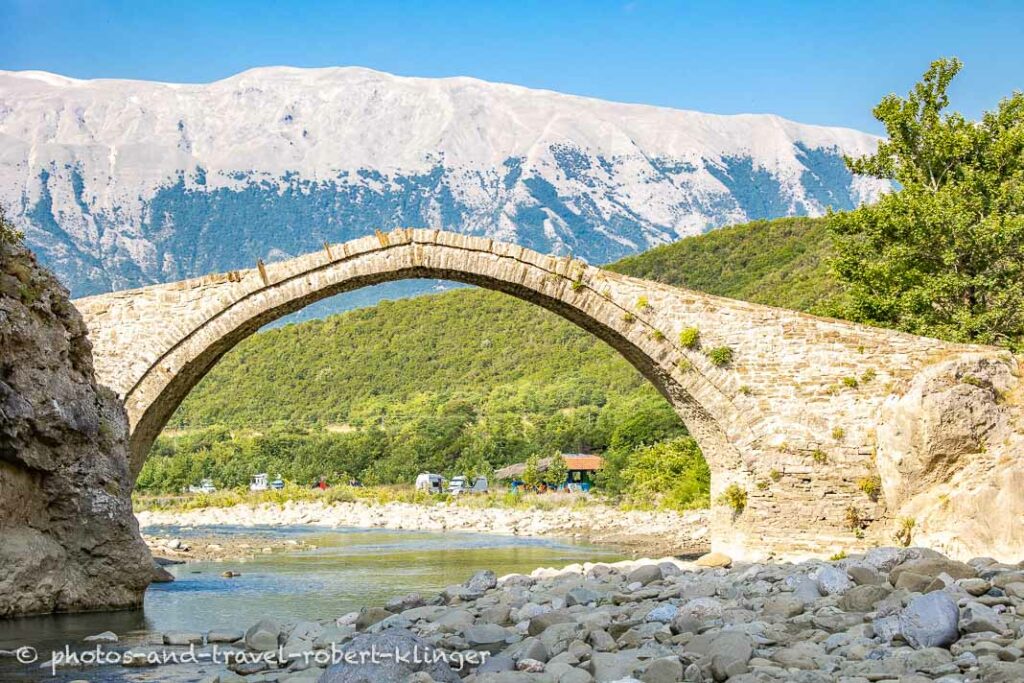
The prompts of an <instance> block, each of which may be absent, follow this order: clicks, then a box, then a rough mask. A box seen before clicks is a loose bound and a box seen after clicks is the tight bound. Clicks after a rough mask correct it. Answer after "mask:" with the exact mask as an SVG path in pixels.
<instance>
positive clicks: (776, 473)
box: [768, 469, 782, 481]
mask: <svg viewBox="0 0 1024 683" xmlns="http://www.w3.org/2000/svg"><path fill="white" fill-rule="evenodd" d="M768 476H769V477H771V478H772V481H778V480H779V479H782V472H779V471H778V470H775V469H773V470H772V471H771V472H769V473H768Z"/></svg>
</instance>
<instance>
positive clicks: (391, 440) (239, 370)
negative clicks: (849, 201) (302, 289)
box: [139, 219, 835, 491]
mask: <svg viewBox="0 0 1024 683" xmlns="http://www.w3.org/2000/svg"><path fill="white" fill-rule="evenodd" d="M827 244H828V238H827V235H826V233H825V231H824V227H823V224H822V222H821V221H818V220H813V219H781V220H777V221H763V222H756V223H750V224H746V225H741V226H736V227H733V228H726V229H723V230H718V231H715V232H712V233H709V234H707V235H702V236H700V237H694V238H689V239H685V240H682V241H680V242H678V243H676V244H673V245H669V246H666V247H660V248H658V249H654V250H652V251H650V252H647V253H646V254H642V255H640V256H636V257H632V258H629V259H626V260H623V261H620V262H618V263H615V264H612V266H610V268H611V269H613V270H617V271H619V272H622V273H627V274H631V275H636V276H638V277H646V278H651V279H656V280H660V281H663V282H667V283H670V284H674V285H682V286H687V287H693V288H696V289H702V290H705V291H708V292H712V293H715V294H720V295H724V296H731V297H736V298H745V299H750V300H753V301H759V302H762V303H767V304H774V305H780V306H786V307H791V308H801V309H810V308H814V307H815V306H816V305H819V304H821V302H822V301H823V300H824V299H825V298H826V297H827V296H828V295H830V294H831V293H832V292H834V291H835V286H834V284H833V283H832V281H831V280H830V279H829V278H828V276H827V274H826V270H825V265H824V262H823V260H824V258H825V256H826V254H827V253H828V249H827ZM169 427H170V429H169V430H168V431H167V433H165V435H164V436H163V437H161V438H160V439H159V440H158V441H157V444H156V446H155V447H154V453H153V455H154V456H156V457H152V458H150V460H149V462H148V463H147V464H146V467H145V469H144V470H143V473H142V476H141V477H140V479H139V488H140V489H142V490H151V491H171V490H178V489H180V488H181V487H183V486H186V485H188V484H190V483H195V482H196V481H197V480H198V479H200V478H202V477H212V478H213V479H214V481H215V482H216V483H217V484H218V485H219V486H236V485H241V484H244V483H245V482H246V481H247V480H248V476H249V475H250V474H252V473H253V472H255V471H265V470H269V471H271V472H272V473H273V474H281V476H283V477H285V478H287V479H292V480H296V481H308V480H312V479H313V478H315V477H319V476H321V475H323V476H329V477H333V478H335V479H337V478H340V477H343V476H344V477H348V476H357V477H360V478H362V479H364V480H366V481H367V482H371V483H392V482H403V481H404V482H408V481H411V479H412V478H413V477H415V475H416V473H417V472H419V471H422V470H424V469H430V470H436V471H441V472H446V473H455V472H461V471H463V470H467V469H473V470H486V469H489V468H491V467H500V466H502V465H505V464H508V463H511V462H519V461H522V460H525V458H526V457H528V456H529V455H531V454H533V453H540V454H541V455H548V454H550V453H551V452H552V451H554V450H563V451H603V452H605V453H606V454H607V455H609V456H610V457H611V459H612V460H616V461H617V462H616V463H613V465H621V464H622V463H624V462H625V461H626V460H628V455H629V453H631V452H632V451H633V449H635V448H638V447H641V446H643V445H650V444H654V443H657V442H660V441H663V440H665V439H668V438H674V437H678V436H679V435H681V434H683V433H684V431H685V430H684V428H683V426H682V424H681V422H680V421H679V419H678V418H677V417H676V415H675V414H674V412H673V411H672V410H671V408H670V407H669V405H668V404H667V402H666V401H665V400H664V399H663V398H662V397H661V396H660V395H658V394H657V392H656V391H655V389H654V388H653V386H651V385H650V384H649V383H648V382H647V381H646V380H645V379H643V378H642V377H641V376H640V375H639V374H638V373H637V372H636V370H634V369H633V368H632V367H631V366H629V364H628V363H627V362H626V361H625V360H623V359H622V358H621V357H620V356H619V355H618V354H617V353H616V352H615V351H613V350H612V349H611V348H610V347H608V346H606V345H605V344H604V343H603V342H600V341H598V340H597V339H595V338H594V337H592V336H590V335H589V334H588V333H586V332H584V331H583V330H581V329H579V328H577V327H575V326H574V325H572V324H571V323H568V322H566V321H564V320H562V319H561V318H559V317H558V316H556V315H555V314H553V313H549V312H548V311H545V310H543V309H541V308H539V307H537V306H534V305H532V304H528V303H525V302H522V301H519V300H517V299H514V298H512V297H509V296H507V295H504V294H499V293H495V292H489V291H485V290H479V289H460V290H456V291H452V292H448V293H444V294H439V295H432V296H423V297H418V298H414V299H403V300H399V301H394V302H383V303H381V304H379V305H377V306H374V307H371V308H365V309H360V310H355V311H350V312H348V313H344V314H340V315H336V316H331V317H329V318H326V319H324V320H317V321H312V322H307V323H302V324H297V325H289V326H286V327H283V328H279V329H273V330H268V331H264V332H261V333H259V334H257V335H254V336H253V337H251V338H250V339H248V340H246V341H245V342H243V343H241V344H240V345H239V346H238V347H237V348H236V349H234V350H233V351H232V352H231V353H229V354H228V355H227V356H226V357H225V358H224V359H223V360H222V361H221V362H220V363H219V364H218V365H217V366H216V367H215V368H214V369H213V371H212V372H211V373H210V374H209V376H207V377H206V378H205V379H204V380H203V381H202V382H201V383H200V384H199V386H197V387H196V388H195V390H194V391H193V392H192V394H191V395H190V396H189V397H188V398H187V399H186V400H185V402H184V403H183V404H182V406H181V408H180V409H179V410H178V412H177V413H176V414H175V416H174V417H173V419H172V421H171V424H170V425H169ZM613 469H614V467H613ZM609 485H610V486H613V487H614V486H615V482H609Z"/></svg>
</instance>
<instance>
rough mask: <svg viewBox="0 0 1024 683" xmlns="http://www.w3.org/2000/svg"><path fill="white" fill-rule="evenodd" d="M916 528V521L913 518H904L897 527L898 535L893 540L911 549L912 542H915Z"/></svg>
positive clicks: (894, 535)
mask: <svg viewBox="0 0 1024 683" xmlns="http://www.w3.org/2000/svg"><path fill="white" fill-rule="evenodd" d="M915 526H917V521H916V520H914V519H913V518H912V517H904V518H903V519H901V520H900V523H899V526H898V527H896V533H895V534H893V536H892V537H893V540H894V541H896V542H897V543H899V544H900V545H902V546H903V547H904V548H909V547H910V543H911V541H913V540H914V527H915Z"/></svg>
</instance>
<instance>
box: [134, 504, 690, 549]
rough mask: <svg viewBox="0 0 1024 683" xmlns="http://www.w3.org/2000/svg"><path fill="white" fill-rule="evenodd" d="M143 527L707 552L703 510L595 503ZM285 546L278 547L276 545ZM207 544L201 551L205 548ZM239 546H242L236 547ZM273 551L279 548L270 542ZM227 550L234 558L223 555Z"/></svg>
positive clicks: (265, 512) (166, 520) (199, 542)
mask: <svg viewBox="0 0 1024 683" xmlns="http://www.w3.org/2000/svg"><path fill="white" fill-rule="evenodd" d="M136 517H137V518H138V520H139V524H140V526H142V527H143V528H145V527H151V526H157V525H170V526H179V527H215V526H221V525H227V526H241V527H254V526H294V525H302V524H310V525H318V526H325V527H362V528H385V529H408V530H415V531H476V532H485V533H497V534H508V535H517V536H561V537H573V538H576V539H579V540H582V541H586V542H588V543H595V544H601V545H610V546H614V547H616V548H619V549H621V550H623V551H624V552H626V553H628V554H632V555H635V556H636V555H646V556H650V555H658V556H661V555H666V556H668V555H674V556H696V555H699V554H700V553H702V552H705V551H706V550H707V548H708V516H707V512H706V511H704V510H696V511H693V512H686V513H674V512H639V511H623V510H618V509H616V508H612V507H609V506H606V505H601V504H598V503H595V502H590V503H587V504H586V505H585V506H574V507H569V506H566V507H558V508H555V509H551V510H542V509H537V508H475V507H467V506H462V505H455V504H437V505H415V504H410V503H387V504H382V505H381V504H373V503H365V502H345V503H333V504H325V503H323V502H320V501H298V502H295V501H293V502H287V503H284V504H283V505H280V506H278V505H269V504H268V505H256V506H252V505H238V506H235V507H229V508H203V509H199V510H185V511H174V512H171V511H159V510H157V511H143V512H138V513H136ZM148 540H149V541H150V544H151V548H152V549H153V551H154V553H156V554H158V555H163V556H172V557H175V558H177V559H188V558H193V559H224V558H228V557H232V556H235V557H240V556H245V555H249V554H252V553H253V552H254V550H255V551H258V552H262V549H263V548H264V547H270V548H274V547H276V546H275V542H273V541H268V540H267V539H266V538H263V537H261V538H260V539H239V538H237V537H236V538H235V540H234V541H227V540H224V539H216V538H197V539H191V541H190V542H189V544H188V545H189V550H188V551H187V552H180V549H176V550H174V551H173V552H167V548H166V545H163V546H162V547H161V543H160V541H165V540H168V539H166V538H164V539H154V538H153V537H149V539H148ZM282 543H286V541H282ZM210 545H212V546H214V548H212V549H208V546H210ZM240 545H244V546H246V547H239V546H240ZM276 545H280V543H277V544H276ZM232 549H233V550H234V551H236V552H231V551H232Z"/></svg>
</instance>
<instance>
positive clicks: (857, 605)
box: [839, 584, 890, 612]
mask: <svg viewBox="0 0 1024 683" xmlns="http://www.w3.org/2000/svg"><path fill="white" fill-rule="evenodd" d="M889 593H890V591H889V589H888V588H885V587H884V586H881V585H874V584H864V585H860V586H854V587H853V588H851V589H850V590H848V591H847V592H846V594H845V595H843V598H842V599H841V600H840V601H839V607H840V608H841V609H843V610H845V611H847V612H870V611H872V610H873V609H874V608H875V605H876V604H877V603H878V602H879V601H881V600H884V599H885V598H887V597H889Z"/></svg>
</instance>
